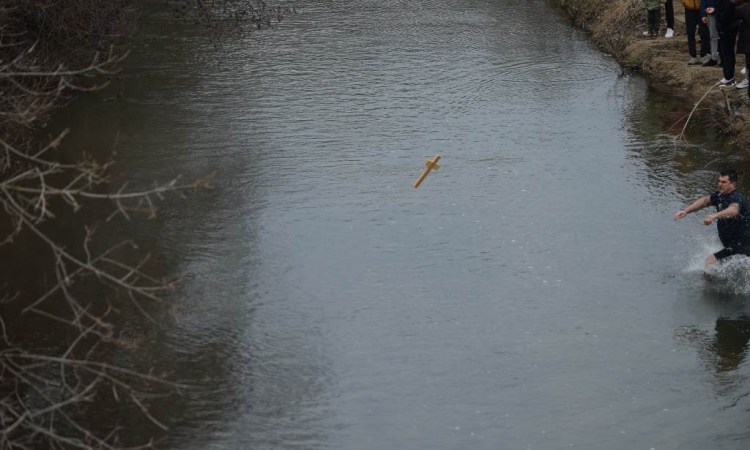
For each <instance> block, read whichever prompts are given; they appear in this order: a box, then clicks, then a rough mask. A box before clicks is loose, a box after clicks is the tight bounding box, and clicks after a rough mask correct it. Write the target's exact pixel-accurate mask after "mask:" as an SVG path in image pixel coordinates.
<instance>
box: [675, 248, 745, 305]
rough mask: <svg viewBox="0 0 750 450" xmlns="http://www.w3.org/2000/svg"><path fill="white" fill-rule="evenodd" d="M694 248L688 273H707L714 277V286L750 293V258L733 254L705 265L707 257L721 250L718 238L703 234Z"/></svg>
mask: <svg viewBox="0 0 750 450" xmlns="http://www.w3.org/2000/svg"><path fill="white" fill-rule="evenodd" d="M695 241H696V242H695V245H694V246H693V248H694V250H693V252H692V253H691V254H690V257H689V258H688V264H687V267H686V268H685V272H686V273H701V274H703V273H706V274H708V275H710V276H711V277H712V280H713V284H714V287H715V288H716V289H718V290H720V291H724V292H731V293H733V294H750V258H748V257H745V256H733V257H731V258H727V259H726V260H724V261H722V262H720V263H718V264H714V265H712V266H710V267H707V268H706V267H704V264H705V260H706V257H707V256H708V255H710V254H712V253H715V252H717V251H719V250H721V248H722V246H721V243H720V242H719V240H718V239H717V238H715V237H714V238H709V237H707V236H701V237H699V238H696V240H695Z"/></svg>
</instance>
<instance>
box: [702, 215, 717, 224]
mask: <svg viewBox="0 0 750 450" xmlns="http://www.w3.org/2000/svg"><path fill="white" fill-rule="evenodd" d="M714 219H715V217H714V215H713V214H709V215H707V216H706V217H704V218H703V225H711V224H712V223H714Z"/></svg>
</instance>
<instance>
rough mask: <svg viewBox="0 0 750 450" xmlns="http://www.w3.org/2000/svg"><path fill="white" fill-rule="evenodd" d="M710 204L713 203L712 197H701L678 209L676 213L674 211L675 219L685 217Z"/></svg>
mask: <svg viewBox="0 0 750 450" xmlns="http://www.w3.org/2000/svg"><path fill="white" fill-rule="evenodd" d="M710 204H711V199H710V198H709V197H708V196H706V197H702V198H699V199H698V200H696V201H694V202H693V203H691V204H690V205H689V206H688V207H687V208H685V209H681V210H679V211H677V212H676V213H674V220H680V219H682V218H683V217H685V216H687V215H688V214H690V213H691V212H695V211H698V210H700V209H703V208H705V207H706V206H709V205H710Z"/></svg>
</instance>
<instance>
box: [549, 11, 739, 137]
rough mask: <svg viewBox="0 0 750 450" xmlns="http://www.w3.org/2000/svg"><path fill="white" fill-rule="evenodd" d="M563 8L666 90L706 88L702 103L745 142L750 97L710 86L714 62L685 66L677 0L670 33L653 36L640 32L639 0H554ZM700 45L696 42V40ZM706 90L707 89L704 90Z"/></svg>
mask: <svg viewBox="0 0 750 450" xmlns="http://www.w3.org/2000/svg"><path fill="white" fill-rule="evenodd" d="M553 3H554V4H557V5H558V6H559V7H561V8H563V10H565V11H566V12H567V13H568V14H569V15H570V17H571V19H572V20H573V22H574V23H575V25H576V26H578V27H580V28H583V29H585V30H586V31H588V32H589V33H590V34H591V38H592V40H593V41H594V42H595V43H596V44H597V45H598V46H599V47H600V48H601V49H602V50H603V51H605V52H607V53H610V54H612V55H614V56H615V58H617V60H618V61H619V62H620V64H622V66H623V67H625V68H627V69H630V70H637V71H639V72H642V73H644V74H645V75H647V76H648V77H649V78H650V79H652V80H653V81H654V82H655V84H658V85H659V86H660V87H661V88H662V89H665V90H667V91H674V92H679V93H680V95H685V94H687V96H688V98H690V99H691V100H692V101H694V102H698V101H700V99H701V98H702V97H703V96H704V95H705V94H706V93H707V92H708V95H706V97H705V99H704V100H703V101H702V103H701V106H702V107H711V108H714V109H715V111H716V115H717V117H721V118H722V119H721V120H723V122H724V123H725V125H726V128H727V133H728V134H729V135H730V136H731V137H732V139H733V140H734V141H735V143H736V144H737V145H741V146H745V145H748V144H750V108H749V107H748V106H749V105H750V100H749V99H748V93H747V90H745V89H741V90H740V89H735V88H728V89H720V88H718V87H713V88H712V86H714V85H715V84H716V82H717V81H719V79H721V78H722V72H721V69H720V68H717V67H701V66H688V65H687V60H688V59H689V58H690V56H689V55H688V52H687V37H686V35H685V13H684V9H683V6H682V4H681V3H680V1H679V0H674V9H675V37H674V38H672V39H666V38H664V37H663V32H664V30H665V29H666V25H664V14H663V11H662V36H661V37H659V38H656V39H649V38H647V37H644V36H643V35H642V33H643V32H644V31H646V30H647V26H646V12H645V9H644V7H643V1H642V0H553ZM699 45H700V44H699ZM744 64H745V59H744V56H743V55H737V65H736V67H735V73H736V76H737V79H738V80H741V79H742V75H741V74H740V73H739V71H740V69H741V68H742V67H743V66H744ZM709 91H710V92H709Z"/></svg>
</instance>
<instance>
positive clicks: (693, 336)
mask: <svg viewBox="0 0 750 450" xmlns="http://www.w3.org/2000/svg"><path fill="white" fill-rule="evenodd" d="M675 335H676V337H677V339H678V341H685V342H687V343H689V345H690V346H691V347H692V348H694V349H695V350H696V351H697V354H698V357H699V358H700V361H701V362H702V363H703V364H704V365H705V366H706V369H707V370H708V372H709V373H712V374H713V381H712V384H713V385H714V389H715V391H716V393H717V394H719V395H721V396H722V397H727V398H728V400H729V403H728V404H727V405H726V406H725V408H732V407H735V406H737V405H738V403H740V402H745V400H743V399H744V398H745V397H747V396H748V395H750V391H748V390H747V389H748V374H747V373H745V371H744V370H740V369H744V367H746V366H747V364H746V363H747V355H748V343H749V342H750V315H745V314H743V315H739V316H736V317H732V318H729V317H721V318H719V319H717V320H716V323H715V326H714V329H713V331H707V330H704V329H701V328H695V327H683V328H678V329H677V330H676V333H675Z"/></svg>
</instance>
